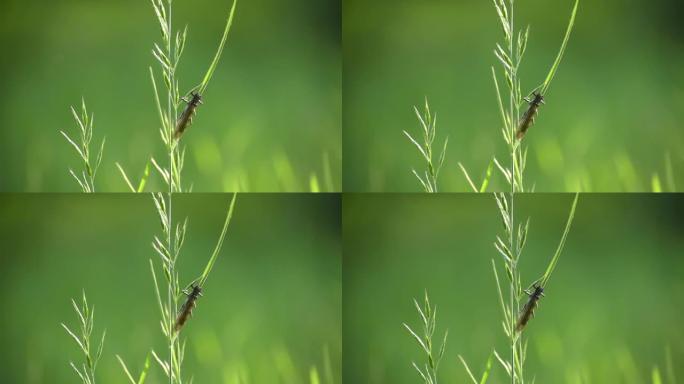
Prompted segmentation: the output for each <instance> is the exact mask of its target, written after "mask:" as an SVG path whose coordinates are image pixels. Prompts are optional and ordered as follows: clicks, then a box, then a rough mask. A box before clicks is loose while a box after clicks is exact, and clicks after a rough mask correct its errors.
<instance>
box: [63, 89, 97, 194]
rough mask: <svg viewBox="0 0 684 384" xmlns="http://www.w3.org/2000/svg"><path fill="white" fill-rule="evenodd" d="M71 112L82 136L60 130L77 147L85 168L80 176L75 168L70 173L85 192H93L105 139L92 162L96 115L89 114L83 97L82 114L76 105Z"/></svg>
mask: <svg viewBox="0 0 684 384" xmlns="http://www.w3.org/2000/svg"><path fill="white" fill-rule="evenodd" d="M71 113H72V115H73V116H74V120H76V124H77V125H78V128H79V131H80V136H79V139H80V140H79V141H78V143H76V140H74V139H72V138H71V137H69V135H68V134H67V133H66V132H64V131H60V133H61V134H62V136H64V138H65V139H66V140H67V142H69V144H71V146H73V147H74V149H76V152H77V153H78V156H79V157H80V158H81V161H82V162H83V170H82V171H81V175H80V176H78V175H77V174H76V172H74V170H73V169H71V168H69V173H70V174H71V176H72V177H73V178H74V180H76V182H77V183H78V185H79V186H80V187H81V190H82V191H83V192H87V193H92V192H95V175H96V174H97V170H98V168H100V163H102V154H103V153H104V145H105V139H102V144H100V150H99V151H98V152H97V155H96V157H95V162H94V163H93V162H91V159H90V142H91V141H92V140H93V121H94V120H95V115H94V114H93V115H90V116H89V115H88V110H87V109H86V105H85V100H83V99H81V115H80V116H79V114H78V113H76V110H75V109H74V107H71Z"/></svg>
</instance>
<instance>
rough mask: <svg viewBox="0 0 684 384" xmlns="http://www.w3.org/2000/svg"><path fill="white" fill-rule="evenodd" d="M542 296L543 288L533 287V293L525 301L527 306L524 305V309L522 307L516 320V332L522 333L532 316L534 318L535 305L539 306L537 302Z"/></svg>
mask: <svg viewBox="0 0 684 384" xmlns="http://www.w3.org/2000/svg"><path fill="white" fill-rule="evenodd" d="M543 294H544V288H542V287H539V286H537V287H534V292H532V294H531V295H530V299H529V300H528V301H527V304H525V307H523V310H522V312H521V313H520V317H519V318H518V323H517V324H516V326H515V330H516V331H517V332H520V331H522V330H523V329H524V328H525V326H526V325H527V323H528V322H529V321H530V319H531V318H532V316H534V310H535V309H537V305H539V300H540V299H541V297H542V295H543Z"/></svg>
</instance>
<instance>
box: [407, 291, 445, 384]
mask: <svg viewBox="0 0 684 384" xmlns="http://www.w3.org/2000/svg"><path fill="white" fill-rule="evenodd" d="M413 303H414V304H415V306H416V310H418V314H419V315H420V320H421V322H422V334H421V335H419V334H418V333H416V332H415V331H414V330H413V329H412V328H411V327H410V326H409V325H408V324H406V323H404V328H406V330H407V331H408V332H409V333H410V334H411V336H413V338H414V339H415V340H416V342H418V345H419V346H420V348H421V350H422V351H423V352H424V353H425V355H426V356H427V362H426V363H425V365H424V366H423V367H422V368H421V367H420V366H418V364H416V363H415V362H412V364H413V367H414V368H415V369H416V371H418V374H419V375H420V377H421V378H422V379H423V381H424V382H425V384H437V382H438V381H437V370H438V369H439V363H440V362H441V361H442V357H443V356H444V350H445V348H446V341H447V336H448V335H449V331H448V330H447V331H446V332H444V339H443V340H442V346H441V347H440V348H439V351H435V350H434V348H433V347H435V345H434V343H433V342H432V336H433V335H434V334H435V328H436V323H437V307H436V306H435V307H431V306H430V299H429V298H428V294H427V291H425V301H424V303H423V307H422V308H421V306H420V304H418V301H417V300H416V299H413Z"/></svg>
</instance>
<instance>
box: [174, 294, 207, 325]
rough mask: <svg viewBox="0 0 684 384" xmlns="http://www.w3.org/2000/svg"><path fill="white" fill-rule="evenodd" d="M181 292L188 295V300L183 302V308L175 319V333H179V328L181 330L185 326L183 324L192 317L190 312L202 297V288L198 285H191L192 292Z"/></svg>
mask: <svg viewBox="0 0 684 384" xmlns="http://www.w3.org/2000/svg"><path fill="white" fill-rule="evenodd" d="M183 292H184V293H185V294H186V295H188V298H187V300H186V301H185V304H183V307H182V308H181V310H180V313H178V317H177V318H176V325H175V327H174V329H175V330H176V332H178V331H180V330H181V328H183V325H185V323H186V322H187V321H188V319H189V318H190V316H191V315H192V310H193V309H195V306H196V305H197V299H199V298H200V296H202V288H201V287H200V286H199V285H192V291H190V292H187V291H183Z"/></svg>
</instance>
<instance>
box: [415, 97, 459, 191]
mask: <svg viewBox="0 0 684 384" xmlns="http://www.w3.org/2000/svg"><path fill="white" fill-rule="evenodd" d="M413 110H414V111H415V113H416V116H417V117H418V121H419V122H420V125H421V127H422V128H423V143H422V144H421V143H419V142H418V141H417V140H416V139H414V138H413V136H411V134H410V133H408V132H406V131H404V135H406V137H408V139H409V140H411V142H412V143H413V145H415V146H416V148H418V151H419V152H420V154H421V155H422V156H423V159H424V160H425V162H426V163H427V169H426V170H425V172H424V174H423V176H422V177H421V176H420V175H419V174H418V172H416V170H415V169H412V170H411V171H412V172H413V174H414V175H415V176H416V178H418V181H420V184H421V185H422V186H423V189H424V190H425V192H429V193H433V192H437V178H438V177H439V171H440V170H441V169H442V165H443V164H444V157H445V156H446V149H447V144H449V138H448V137H447V138H446V140H444V148H442V153H441V154H440V155H439V160H438V162H437V163H436V164H435V163H434V162H433V159H432V155H433V150H432V144H433V143H434V141H435V137H436V135H437V129H436V124H437V116H436V115H435V116H434V117H433V116H432V114H431V113H430V106H429V105H428V101H427V98H426V99H425V112H424V113H423V114H422V115H421V113H420V112H419V111H418V108H416V107H413Z"/></svg>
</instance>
